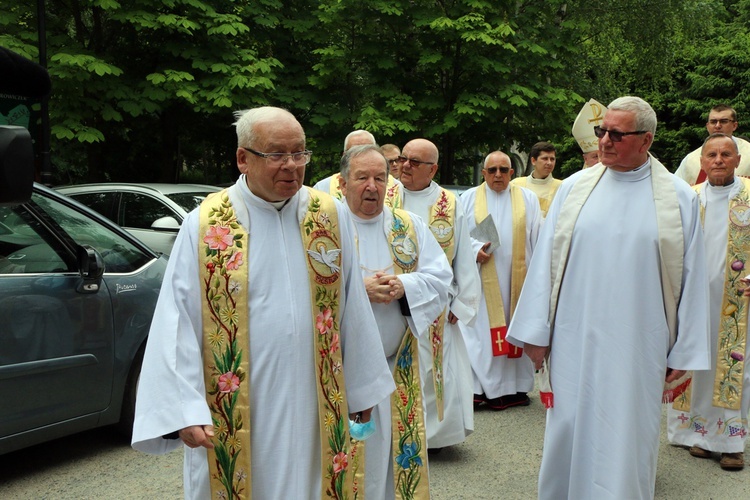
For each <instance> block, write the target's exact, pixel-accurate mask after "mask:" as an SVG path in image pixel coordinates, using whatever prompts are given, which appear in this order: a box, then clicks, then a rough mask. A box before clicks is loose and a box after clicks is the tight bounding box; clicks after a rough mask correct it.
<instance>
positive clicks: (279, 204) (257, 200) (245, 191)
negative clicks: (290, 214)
mask: <svg viewBox="0 0 750 500" xmlns="http://www.w3.org/2000/svg"><path fill="white" fill-rule="evenodd" d="M237 185H238V186H239V189H240V193H242V197H243V198H244V199H245V200H246V201H247V202H249V203H251V204H253V205H256V206H259V207H265V208H274V209H276V210H277V211H281V209H282V208H284V207H285V206H286V205H287V204H288V203H289V202H290V201H291V200H292V199H294V198H295V197H296V196H297V195H298V194H299V191H298V192H297V193H295V194H294V196H292V197H291V198H289V199H286V200H281V201H266V200H264V199H263V198H261V197H259V196H257V195H256V194H254V193H253V192H252V191H250V186H248V185H247V178H246V176H245V174H242V175H240V178H239V179H237Z"/></svg>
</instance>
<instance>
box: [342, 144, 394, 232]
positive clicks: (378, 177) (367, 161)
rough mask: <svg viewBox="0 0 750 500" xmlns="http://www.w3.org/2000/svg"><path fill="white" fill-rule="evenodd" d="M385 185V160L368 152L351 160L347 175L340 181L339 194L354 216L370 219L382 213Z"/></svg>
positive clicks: (386, 175) (376, 153) (379, 155)
mask: <svg viewBox="0 0 750 500" xmlns="http://www.w3.org/2000/svg"><path fill="white" fill-rule="evenodd" d="M387 183H388V174H387V173H386V168H385V158H383V155H381V154H380V153H378V152H377V151H368V152H367V153H365V154H363V155H361V156H357V157H355V158H352V160H351V162H350V164H349V175H348V176H347V178H346V179H344V178H343V177H342V179H341V192H342V193H343V194H344V196H345V197H346V204H347V205H349V209H350V210H351V211H352V213H353V214H354V215H356V216H357V217H361V218H362V219H372V218H373V217H376V216H378V215H380V213H381V212H382V211H383V202H384V201H385V190H386V184H387Z"/></svg>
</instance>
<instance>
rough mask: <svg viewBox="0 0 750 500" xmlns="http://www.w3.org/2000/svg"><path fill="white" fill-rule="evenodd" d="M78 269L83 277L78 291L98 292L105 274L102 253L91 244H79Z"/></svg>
mask: <svg viewBox="0 0 750 500" xmlns="http://www.w3.org/2000/svg"><path fill="white" fill-rule="evenodd" d="M78 269H79V272H80V273H81V279H80V280H79V282H78V286H77V288H76V291H77V292H78V293H96V292H98V291H99V288H100V287H101V285H102V276H104V259H103V258H102V254H100V253H99V251H98V250H97V249H96V248H94V247H92V246H90V245H78Z"/></svg>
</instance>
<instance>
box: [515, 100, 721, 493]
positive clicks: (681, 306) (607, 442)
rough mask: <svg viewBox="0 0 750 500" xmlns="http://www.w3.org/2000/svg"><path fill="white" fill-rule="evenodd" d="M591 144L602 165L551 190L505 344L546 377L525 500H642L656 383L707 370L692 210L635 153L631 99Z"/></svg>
mask: <svg viewBox="0 0 750 500" xmlns="http://www.w3.org/2000/svg"><path fill="white" fill-rule="evenodd" d="M595 131H596V134H597V137H598V138H599V153H600V155H599V156H600V159H601V163H602V165H598V166H595V167H591V168H588V169H585V170H581V171H579V172H577V173H575V174H574V175H572V176H571V177H569V178H568V179H566V180H565V181H564V182H563V184H562V186H561V187H560V190H559V191H558V193H557V196H556V197H555V201H554V202H553V203H552V206H551V207H550V211H549V213H548V214H547V219H546V221H545V223H544V224H543V226H542V229H541V231H540V233H539V239H538V240H537V246H536V248H535V249H534V256H533V257H532V259H531V263H530V265H529V271H528V273H527V275H526V282H525V284H524V288H523V290H522V292H521V297H520V299H519V301H518V307H517V308H516V311H515V315H514V316H513V320H512V321H511V324H510V329H509V330H510V331H509V332H508V339H509V340H510V342H512V343H513V344H515V345H517V346H519V347H523V348H524V351H525V353H526V354H527V355H528V356H529V357H530V358H531V360H532V361H533V362H534V364H535V367H536V368H537V369H540V368H543V367H544V365H545V364H547V366H548V368H549V372H548V374H549V382H550V383H551V389H552V399H553V401H552V404H553V407H552V408H550V409H549V410H547V425H546V430H545V435H544V450H543V453H542V465H541V470H540V473H539V497H540V498H542V499H550V500H551V499H554V500H558V499H561V498H571V499H573V498H596V499H609V498H611V499H621V498H629V499H630V498H638V499H651V498H653V497H654V487H655V482H656V462H657V456H658V448H659V430H660V421H661V414H662V411H661V410H662V394H663V387H664V383H665V381H666V382H671V381H673V380H675V379H677V378H679V377H680V376H682V375H684V373H685V371H686V370H705V369H707V368H708V367H709V366H710V360H709V345H708V344H709V339H708V320H707V299H708V294H707V289H708V282H707V279H706V270H705V265H706V263H705V254H704V248H703V235H702V232H701V227H700V217H699V205H698V200H697V198H696V196H695V193H694V192H693V190H692V189H690V187H689V186H688V185H687V184H686V183H685V182H683V181H681V180H680V179H677V178H676V177H675V176H674V175H672V174H671V173H669V171H668V170H667V169H666V168H665V167H664V166H663V165H662V164H661V163H660V162H659V161H658V160H657V159H656V158H655V157H654V156H652V155H651V154H649V148H650V146H651V144H652V142H653V138H654V133H655V132H656V113H654V110H653V109H652V108H651V106H650V105H649V104H648V103H647V102H645V101H644V100H643V99H640V98H638V97H621V98H619V99H616V100H614V101H613V102H612V103H611V104H610V105H609V106H608V110H607V112H606V113H605V115H604V120H603V121H602V125H601V126H598V127H596V129H595Z"/></svg>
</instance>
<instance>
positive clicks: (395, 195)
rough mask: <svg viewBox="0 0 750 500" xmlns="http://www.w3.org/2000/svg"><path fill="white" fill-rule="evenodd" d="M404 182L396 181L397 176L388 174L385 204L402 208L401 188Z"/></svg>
mask: <svg viewBox="0 0 750 500" xmlns="http://www.w3.org/2000/svg"><path fill="white" fill-rule="evenodd" d="M402 189H403V184H400V183H398V182H396V178H395V177H393V176H392V175H388V185H387V186H386V188H385V206H386V207H388V208H402V207H403V200H402V199H401V190H402Z"/></svg>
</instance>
